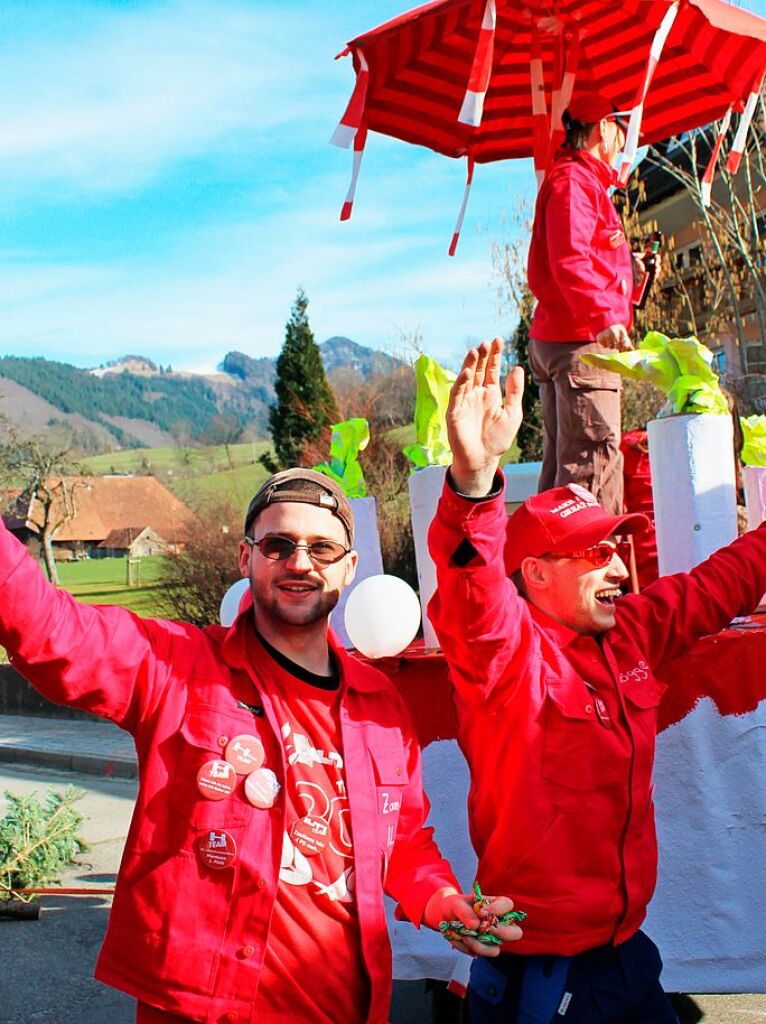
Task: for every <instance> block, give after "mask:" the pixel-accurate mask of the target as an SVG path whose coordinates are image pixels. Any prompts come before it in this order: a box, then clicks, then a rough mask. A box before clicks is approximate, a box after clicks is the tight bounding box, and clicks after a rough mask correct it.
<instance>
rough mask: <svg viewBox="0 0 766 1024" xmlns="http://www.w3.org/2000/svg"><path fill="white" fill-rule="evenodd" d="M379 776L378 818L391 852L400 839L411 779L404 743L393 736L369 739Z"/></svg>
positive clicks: (375, 775) (382, 837) (377, 780)
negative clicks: (375, 740)
mask: <svg viewBox="0 0 766 1024" xmlns="http://www.w3.org/2000/svg"><path fill="white" fill-rule="evenodd" d="M368 750H369V754H370V759H371V760H372V767H373V774H374V777H375V799H376V802H377V812H378V813H377V820H378V825H379V829H380V839H381V844H382V848H383V850H384V851H385V852H388V851H389V850H390V849H391V847H392V846H393V845H394V842H395V840H396V826H397V823H398V821H399V812H400V811H401V808H402V799H403V797H404V790H405V788H406V786H407V783H408V782H409V773H408V771H407V758H406V756H405V750H404V744H403V743H402V742H401V740H400V741H399V742H398V743H396V742H395V741H394V739H393V738H387V739H386V741H385V742H374V741H373V742H368Z"/></svg>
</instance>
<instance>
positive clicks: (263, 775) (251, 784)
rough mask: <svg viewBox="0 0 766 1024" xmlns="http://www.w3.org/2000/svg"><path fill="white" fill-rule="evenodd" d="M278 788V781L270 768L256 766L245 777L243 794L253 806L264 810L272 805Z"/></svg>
mask: <svg viewBox="0 0 766 1024" xmlns="http://www.w3.org/2000/svg"><path fill="white" fill-rule="evenodd" d="M279 789H280V787H279V782H278V781H277V777H276V775H275V774H274V772H273V771H272V770H271V768H258V769H257V770H256V771H254V772H251V773H250V774H249V775H248V776H247V778H246V779H245V796H246V797H247V799H248V800H249V801H250V803H251V804H252V805H253V807H261V808H262V809H264V810H267V809H268V808H269V807H273V806H274V801H275V800H276V799H277V794H278V793H279Z"/></svg>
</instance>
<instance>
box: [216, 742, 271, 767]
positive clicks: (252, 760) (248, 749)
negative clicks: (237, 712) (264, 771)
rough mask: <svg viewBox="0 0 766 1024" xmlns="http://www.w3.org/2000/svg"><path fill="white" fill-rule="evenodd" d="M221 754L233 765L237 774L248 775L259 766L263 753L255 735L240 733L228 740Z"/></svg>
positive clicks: (261, 762)
mask: <svg viewBox="0 0 766 1024" xmlns="http://www.w3.org/2000/svg"><path fill="white" fill-rule="evenodd" d="M223 756H224V757H225V758H226V760H227V761H228V762H229V764H230V765H233V766H234V770H235V771H236V773H237V775H249V774H250V772H254V771H255V770H256V769H258V768H260V767H261V765H262V764H263V760H264V757H265V754H264V752H263V744H262V743H261V741H260V740H259V739H258V737H257V736H251V735H250V733H242V735H241V736H235V737H234V738H233V739H231V740H229V742H228V744H227V746H226V751H225V752H224V755H223Z"/></svg>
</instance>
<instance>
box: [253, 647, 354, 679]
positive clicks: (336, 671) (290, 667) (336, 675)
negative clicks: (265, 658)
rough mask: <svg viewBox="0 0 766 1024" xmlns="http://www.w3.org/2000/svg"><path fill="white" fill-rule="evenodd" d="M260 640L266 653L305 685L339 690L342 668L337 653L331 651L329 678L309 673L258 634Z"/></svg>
mask: <svg viewBox="0 0 766 1024" xmlns="http://www.w3.org/2000/svg"><path fill="white" fill-rule="evenodd" d="M256 636H257V637H258V640H259V641H260V642H261V644H263V646H264V647H265V649H266V651H267V652H268V653H269V654H270V655H271V657H272V658H273V659H274V661H276V663H277V665H279V666H280V667H281V668H283V669H284V670H285V672H289V673H290V675H293V676H295V677H296V679H300V680H301V682H303V683H308V684H309V686H316V687H317V688H318V689H320V690H337V689H338V687H339V686H340V667H339V665H338V659H337V658H336V657H335V652H334V651H333V650H330V664H331V666H332V672H331V673H330V675H329V676H322V675H318V674H317V673H316V672H309V670H308V669H307V668H304V667H303V666H302V665H299V664H298V663H297V662H295V661H291V659H290V658H287V657H286V656H285V655H284V654H282V652H281V651H278V650H277V649H276V647H272V646H271V644H270V643H269V642H268V640H265V639H264V638H263V637H262V636H261V634H260V633H256Z"/></svg>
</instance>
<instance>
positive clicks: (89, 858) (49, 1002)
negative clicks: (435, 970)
mask: <svg viewBox="0 0 766 1024" xmlns="http://www.w3.org/2000/svg"><path fill="white" fill-rule="evenodd" d="M67 784H74V785H76V786H78V788H81V789H83V790H84V793H85V795H84V797H83V799H82V802H81V804H80V807H81V809H82V811H83V813H84V814H85V815H86V816H87V820H86V822H85V824H84V826H83V830H82V831H83V835H84V837H85V838H86V839H87V841H88V843H89V844H90V850H89V851H88V852H87V853H85V854H83V855H81V857H80V858H78V863H77V864H76V865H73V866H72V868H71V869H70V870H69V871H68V872H67V874H66V876H65V877H64V878H63V879H62V881H63V882H64V884H65V885H71V886H93V885H104V886H110V885H112V884H113V882H114V879H115V876H116V872H117V867H118V864H119V860H120V855H121V852H122V847H123V843H124V837H125V835H126V833H127V826H128V822H129V820H130V814H131V811H132V807H133V799H134V797H135V792H136V782H135V780H130V779H124V778H118V777H114V776H112V777H104V776H102V777H98V776H94V775H85V774H75V773H72V772H69V771H60V770H56V769H50V768H35V767H26V766H24V765H20V764H7V765H0V793H2V792H4V791H5V790H11V791H12V792H14V793H27V792H29V791H31V790H36V791H38V792H39V793H40V795H41V796H43V795H44V794H45V791H46V790H47V789H48V787H50V786H53V787H56V788H61V787H63V786H66V785H67ZM3 813H4V808H3V800H2V798H0V817H1V816H2V814H3ZM42 906H43V910H42V913H41V915H40V919H39V920H38V921H23V922H18V921H6V920H2V919H0V1024H69V1022H72V1024H133V1021H134V1009H133V1007H134V1004H133V1001H132V1000H131V999H129V998H127V997H126V996H123V995H121V994H120V993H118V992H115V991H113V990H112V989H109V988H106V987H105V986H103V985H100V984H99V983H98V982H95V981H93V979H92V970H93V964H94V963H95V959H96V954H97V952H98V948H99V945H100V943H101V939H102V937H103V934H104V929H105V927H106V919H107V915H108V913H109V906H110V899H109V897H107V896H104V897H100V896H94V897H64V896H47V897H44V898H43V901H42ZM693 999H694V1004H692V1005H691V1006H690V1008H689V1011H690V1012H689V1013H688V1016H686V1017H685V1021H684V1024H687V1022H688V1024H693V1022H694V1021H704V1022H710V1024H766V995H736V996H709V995H705V996H694V997H693ZM695 1005H696V1007H697V1008H698V1009H695ZM430 1019H431V1015H430V1002H429V1000H428V998H427V997H426V996H425V994H424V992H423V987H422V985H421V984H420V983H419V982H410V983H397V985H396V986H395V992H394V1003H393V1006H392V1010H391V1020H392V1024H426V1022H428V1021H430Z"/></svg>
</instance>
